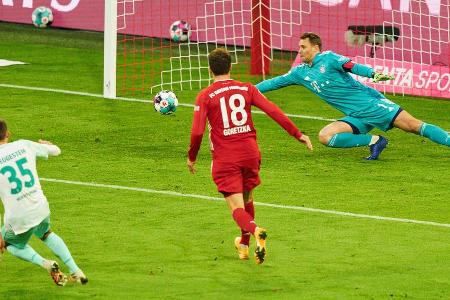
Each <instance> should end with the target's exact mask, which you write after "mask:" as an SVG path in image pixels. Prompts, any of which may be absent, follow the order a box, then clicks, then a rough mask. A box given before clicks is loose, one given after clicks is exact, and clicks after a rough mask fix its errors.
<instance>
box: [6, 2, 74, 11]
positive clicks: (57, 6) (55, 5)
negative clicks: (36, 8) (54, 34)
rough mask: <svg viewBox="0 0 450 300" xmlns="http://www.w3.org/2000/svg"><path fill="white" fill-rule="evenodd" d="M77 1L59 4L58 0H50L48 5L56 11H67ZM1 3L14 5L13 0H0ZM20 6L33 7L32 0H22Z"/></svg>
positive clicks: (71, 8)
mask: <svg viewBox="0 0 450 300" xmlns="http://www.w3.org/2000/svg"><path fill="white" fill-rule="evenodd" d="M16 1H17V0H16ZM79 3H80V0H71V1H70V3H69V4H60V3H59V1H58V0H52V2H51V4H50V6H51V7H52V8H54V9H56V10H58V11H62V12H68V11H72V10H74V9H75V8H76V7H77V6H78V4H79ZM2 4H3V5H4V6H14V2H13V0H2ZM22 7H25V8H33V0H22Z"/></svg>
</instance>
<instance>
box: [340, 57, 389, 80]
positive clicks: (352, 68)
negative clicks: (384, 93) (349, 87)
mask: <svg viewBox="0 0 450 300" xmlns="http://www.w3.org/2000/svg"><path fill="white" fill-rule="evenodd" d="M342 69H343V70H344V71H346V72H351V73H353V74H356V75H358V76H363V77H368V78H373V82H375V83H376V82H380V81H386V80H391V79H394V76H392V75H389V74H383V73H378V72H375V71H374V70H373V69H372V68H371V67H368V66H365V65H361V64H357V63H354V62H352V61H351V60H349V61H348V62H346V63H345V64H343V65H342Z"/></svg>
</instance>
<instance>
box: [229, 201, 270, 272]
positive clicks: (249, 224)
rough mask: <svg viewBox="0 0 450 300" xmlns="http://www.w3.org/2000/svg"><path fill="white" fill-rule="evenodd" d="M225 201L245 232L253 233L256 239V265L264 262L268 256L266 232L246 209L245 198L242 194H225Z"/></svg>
mask: <svg viewBox="0 0 450 300" xmlns="http://www.w3.org/2000/svg"><path fill="white" fill-rule="evenodd" d="M224 196H225V201H226V202H227V204H228V207H229V208H230V210H231V211H232V213H233V219H234V220H235V222H236V224H237V225H238V226H239V227H240V228H241V230H243V231H247V232H250V233H252V234H253V235H254V236H255V239H256V249H255V259H256V263H258V264H261V263H263V262H264V258H265V255H266V247H265V240H266V237H267V233H266V230H265V229H264V228H259V227H258V226H257V225H256V223H255V221H254V219H253V218H252V217H251V216H250V215H249V214H248V213H247V212H246V211H245V209H244V197H243V194H242V193H233V194H227V193H224Z"/></svg>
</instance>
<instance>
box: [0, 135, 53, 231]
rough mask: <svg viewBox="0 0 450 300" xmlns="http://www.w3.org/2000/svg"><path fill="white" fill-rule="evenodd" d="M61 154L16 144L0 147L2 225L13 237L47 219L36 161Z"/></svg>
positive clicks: (22, 142)
mask: <svg viewBox="0 0 450 300" xmlns="http://www.w3.org/2000/svg"><path fill="white" fill-rule="evenodd" d="M60 153H61V150H60V149H59V148H58V147H57V146H55V145H46V144H40V143H35V142H32V141H27V140H19V141H16V142H12V143H7V144H3V145H0V198H1V199H2V202H3V207H4V208H5V216H4V222H5V226H7V227H6V228H11V229H12V230H13V231H14V233H15V234H20V233H23V232H26V231H28V230H29V229H30V228H32V227H34V226H36V225H38V224H39V223H41V222H42V221H43V220H44V219H45V218H46V217H48V216H49V215H50V209H49V207H48V202H47V198H46V197H45V195H44V193H43V192H42V188H41V184H40V182H39V177H38V174H37V170H36V157H43V158H45V159H47V158H48V156H49V155H51V156H56V155H59V154H60Z"/></svg>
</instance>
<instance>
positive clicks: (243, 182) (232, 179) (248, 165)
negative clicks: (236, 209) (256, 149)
mask: <svg viewBox="0 0 450 300" xmlns="http://www.w3.org/2000/svg"><path fill="white" fill-rule="evenodd" d="M260 165H261V159H259V158H254V159H249V160H244V161H240V162H218V161H213V162H212V166H211V173H212V177H213V180H214V182H215V183H216V185H217V189H218V191H219V192H221V193H242V192H244V191H251V190H253V189H254V188H255V187H257V186H258V185H259V184H260V183H261V179H260V178H259V167H260Z"/></svg>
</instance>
